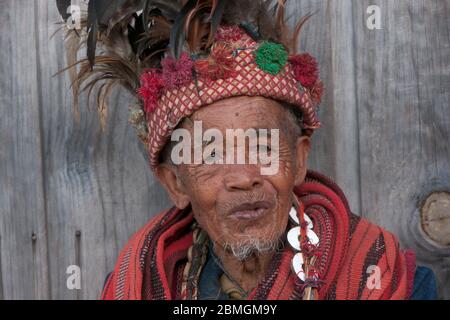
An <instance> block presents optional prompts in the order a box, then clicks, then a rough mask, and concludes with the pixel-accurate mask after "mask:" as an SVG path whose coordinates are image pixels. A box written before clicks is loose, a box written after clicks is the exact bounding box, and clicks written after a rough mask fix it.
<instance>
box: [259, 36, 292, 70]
mask: <svg viewBox="0 0 450 320" xmlns="http://www.w3.org/2000/svg"><path fill="white" fill-rule="evenodd" d="M287 59H288V53H287V52H286V49H285V48H284V47H283V46H282V45H281V44H278V43H274V42H263V43H262V44H261V45H260V46H259V48H258V50H256V52H255V61H256V64H257V65H258V67H259V68H260V69H261V70H264V71H265V72H267V73H270V74H273V75H276V74H277V73H278V72H280V71H281V70H282V69H283V68H284V66H285V65H286V63H287Z"/></svg>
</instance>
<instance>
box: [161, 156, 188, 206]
mask: <svg viewBox="0 0 450 320" xmlns="http://www.w3.org/2000/svg"><path fill="white" fill-rule="evenodd" d="M176 170H177V168H175V167H174V166H171V165H168V164H165V163H162V164H160V165H159V166H158V167H157V168H156V171H155V175H156V177H157V178H158V180H159V182H160V183H161V184H162V185H163V186H164V188H165V189H166V190H167V192H168V193H169V196H170V199H172V201H173V203H174V204H175V206H176V207H177V208H178V209H184V208H186V207H187V206H188V205H189V203H190V201H189V196H188V195H187V194H186V193H185V189H184V187H183V184H182V183H181V180H180V178H179V176H178V174H177V171H176Z"/></svg>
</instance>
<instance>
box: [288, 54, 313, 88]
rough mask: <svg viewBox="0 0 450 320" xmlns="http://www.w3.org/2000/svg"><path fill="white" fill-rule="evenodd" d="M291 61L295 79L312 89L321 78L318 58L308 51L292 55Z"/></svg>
mask: <svg viewBox="0 0 450 320" xmlns="http://www.w3.org/2000/svg"><path fill="white" fill-rule="evenodd" d="M289 62H290V63H291V65H292V67H293V70H294V76H295V79H296V80H297V81H300V83H301V84H302V86H304V87H305V88H308V89H311V88H312V87H313V86H314V85H315V84H316V82H317V80H318V79H319V67H318V66H317V61H316V59H315V58H314V57H313V56H311V55H310V54H308V53H303V54H299V55H294V56H290V57H289Z"/></svg>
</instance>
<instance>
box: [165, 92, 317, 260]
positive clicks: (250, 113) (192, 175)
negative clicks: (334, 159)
mask: <svg viewBox="0 0 450 320" xmlns="http://www.w3.org/2000/svg"><path fill="white" fill-rule="evenodd" d="M225 110H226V112H225ZM190 119H191V120H192V122H185V123H184V124H183V127H184V128H186V129H187V130H188V131H190V132H191V133H192V137H194V132H193V131H194V126H193V122H195V121H199V120H201V121H202V127H203V131H205V130H207V129H210V128H216V129H218V130H219V131H220V132H222V133H223V136H224V137H225V136H226V130H227V129H243V130H244V131H245V130H247V129H250V128H253V129H259V128H262V129H268V131H269V132H270V131H271V130H272V129H278V130H279V131H278V132H279V139H277V140H279V141H278V145H279V147H278V149H279V151H278V160H279V163H278V170H276V171H275V172H273V173H272V174H269V175H267V174H262V171H261V167H262V166H264V165H265V166H267V164H261V163H260V162H257V163H248V162H249V159H248V157H246V163H245V164H229V163H228V164H226V163H225V164H205V163H200V164H179V165H177V166H170V165H161V169H160V170H159V171H158V177H159V178H160V180H161V182H162V183H163V184H164V185H165V187H166V189H167V190H168V191H169V193H170V196H171V198H172V199H173V201H174V202H175V204H176V205H177V206H178V207H179V208H184V207H186V206H187V205H189V204H191V206H192V210H193V213H194V216H195V218H196V220H197V222H198V223H199V224H200V226H201V227H202V228H203V229H204V230H205V231H206V232H207V233H208V235H209V237H210V238H211V239H212V240H213V242H214V243H215V244H216V245H221V246H222V247H224V248H225V249H230V250H232V251H233V252H234V253H235V254H236V255H238V256H240V258H245V256H247V255H248V254H249V253H250V252H251V251H252V250H260V249H261V250H267V249H270V248H272V247H273V246H274V245H275V244H276V243H277V241H278V240H279V239H280V238H281V237H282V235H283V234H284V231H285V229H286V225H287V222H288V213H289V210H290V208H291V207H292V196H293V194H292V191H293V188H294V185H296V184H299V183H301V182H302V181H303V179H304V176H305V174H306V159H307V155H308V151H309V146H310V145H309V143H310V141H309V138H308V137H305V136H296V132H297V130H298V129H297V128H296V127H295V123H294V119H293V116H292V115H291V114H290V113H289V112H288V111H287V110H286V109H285V108H284V107H283V106H281V105H280V104H279V103H278V102H275V101H273V100H270V99H266V98H262V97H236V98H230V99H226V100H221V101H218V102H216V103H214V104H212V105H210V106H207V107H204V108H202V109H199V110H198V111H196V112H195V113H194V114H193V116H191V118H190ZM296 129H297V130H296ZM257 143H258V148H260V149H265V150H266V151H267V150H270V148H271V145H270V144H271V139H270V138H269V139H267V140H266V141H264V140H261V141H258V140H257ZM245 150H246V152H247V154H250V153H251V152H252V151H251V150H250V148H246V149H245ZM234 151H236V150H234ZM241 151H242V150H241ZM227 152H232V151H231V150H228V149H226V148H225V150H224V158H225V154H226V153H227ZM244 251H245V252H244Z"/></svg>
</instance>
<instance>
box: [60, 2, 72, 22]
mask: <svg viewBox="0 0 450 320" xmlns="http://www.w3.org/2000/svg"><path fill="white" fill-rule="evenodd" d="M70 5H71V0H56V6H57V7H58V11H59V14H60V15H61V17H62V18H63V19H64V21H67V19H68V18H69V17H70V14H69V13H68V12H67V9H69V6H70Z"/></svg>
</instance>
